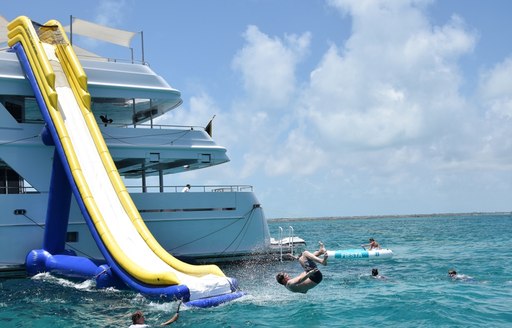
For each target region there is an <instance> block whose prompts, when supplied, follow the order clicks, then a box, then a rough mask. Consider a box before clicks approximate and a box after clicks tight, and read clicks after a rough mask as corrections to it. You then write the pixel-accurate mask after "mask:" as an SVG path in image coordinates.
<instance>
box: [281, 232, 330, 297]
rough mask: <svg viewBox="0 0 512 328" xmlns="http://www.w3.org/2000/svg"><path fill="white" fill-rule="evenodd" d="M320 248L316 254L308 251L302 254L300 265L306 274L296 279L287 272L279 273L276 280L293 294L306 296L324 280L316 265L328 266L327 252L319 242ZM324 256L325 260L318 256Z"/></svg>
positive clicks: (303, 273)
mask: <svg viewBox="0 0 512 328" xmlns="http://www.w3.org/2000/svg"><path fill="white" fill-rule="evenodd" d="M318 243H319V244H320V247H319V248H318V250H317V251H316V252H315V253H311V252H308V251H304V252H302V254H301V256H300V257H299V263H300V265H301V266H302V268H304V272H302V273H301V274H299V275H298V276H297V277H295V278H290V276H289V275H288V274H287V273H286V272H279V273H278V274H277V275H276V280H277V282H278V283H280V284H281V285H283V286H285V287H286V289H288V290H289V291H291V292H294V293H303V294H306V293H307V292H308V290H310V289H311V288H314V287H316V286H317V285H318V284H319V283H320V282H321V281H322V279H323V276H322V273H321V272H320V270H318V268H317V266H316V264H315V262H316V263H320V264H323V265H327V257H328V255H327V251H326V249H325V247H324V244H323V243H322V242H318ZM320 255H323V259H321V258H319V257H318V256H320Z"/></svg>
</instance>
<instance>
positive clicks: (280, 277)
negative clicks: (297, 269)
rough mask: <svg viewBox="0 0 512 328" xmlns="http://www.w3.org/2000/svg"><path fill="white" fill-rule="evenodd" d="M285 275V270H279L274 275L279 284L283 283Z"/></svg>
mask: <svg viewBox="0 0 512 328" xmlns="http://www.w3.org/2000/svg"><path fill="white" fill-rule="evenodd" d="M286 276H287V274H286V273H285V272H279V273H278V274H277V275H276V280H277V282H278V283H280V284H281V285H284V284H285V282H284V281H285V279H286Z"/></svg>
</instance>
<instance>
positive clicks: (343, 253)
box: [327, 248, 393, 259]
mask: <svg viewBox="0 0 512 328" xmlns="http://www.w3.org/2000/svg"><path fill="white" fill-rule="evenodd" d="M327 255H329V259H387V258H391V257H393V251H392V250H390V249H387V248H381V249H373V250H366V249H357V248H354V249H342V250H337V251H327Z"/></svg>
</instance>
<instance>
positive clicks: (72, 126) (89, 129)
mask: <svg viewBox="0 0 512 328" xmlns="http://www.w3.org/2000/svg"><path fill="white" fill-rule="evenodd" d="M8 29H9V34H8V36H9V46H12V45H14V44H16V43H17V42H20V43H22V44H23V47H24V49H25V51H26V53H27V57H28V58H29V61H30V65H31V67H32V70H33V71H34V74H35V76H36V80H37V83H38V85H39V88H40V89H41V92H42V94H43V98H44V101H45V103H46V106H47V108H48V111H49V114H50V117H51V119H52V121H53V125H54V126H55V129H56V131H57V133H58V136H59V139H60V142H61V144H62V147H63V150H64V153H65V155H66V158H67V164H68V165H69V168H70V169H71V172H72V175H73V179H74V182H75V184H76V186H77V187H78V189H79V192H80V196H81V199H82V200H83V203H84V205H85V208H86V209H87V212H88V214H89V216H90V218H91V220H92V222H93V223H94V226H95V229H96V230H97V232H98V234H99V235H100V237H101V242H102V243H103V244H104V245H105V248H106V249H107V250H108V252H110V254H111V256H112V257H113V258H114V259H115V261H116V262H117V263H118V264H119V265H120V266H121V267H122V268H123V269H124V270H125V271H126V272H127V273H128V274H130V275H131V276H132V277H134V278H135V279H137V280H139V281H142V282H145V283H147V284H151V285H160V286H161V285H175V284H182V283H184V279H185V280H186V275H191V276H198V277H199V276H203V275H207V274H213V275H216V276H220V277H224V273H223V272H222V271H221V270H220V268H219V267H217V266H216V265H200V266H196V265H190V264H188V263H185V262H182V261H180V260H178V259H176V258H175V257H173V256H172V255H171V254H169V253H168V252H167V251H166V250H165V249H163V248H162V247H161V246H160V244H159V243H158V242H157V241H156V240H155V238H154V237H153V235H152V234H151V232H150V231H149V230H148V228H147V227H146V225H145V223H144V221H143V220H142V218H141V216H140V214H139V212H138V210H137V208H136V207H135V205H134V203H133V201H132V199H131V197H130V195H129V193H128V191H127V190H126V187H125V185H124V183H123V181H122V179H121V177H120V175H119V173H118V171H117V168H116V167H115V164H114V162H113V160H112V157H111V156H110V153H109V151H108V148H107V146H106V144H105V141H104V139H103V136H102V135H101V132H100V130H99V127H98V124H97V122H96V119H95V118H94V115H93V113H92V111H91V110H90V102H91V97H90V95H89V93H88V91H87V76H86V75H85V73H84V70H83V68H82V66H81V64H80V62H79V60H78V58H77V57H76V54H75V52H74V51H73V48H72V47H71V46H70V43H69V41H68V38H67V36H66V34H65V32H64V30H63V28H62V26H61V25H60V23H59V22H57V21H55V20H50V21H48V22H47V23H46V24H44V25H43V26H41V27H39V29H38V31H37V32H36V29H35V28H34V26H33V24H32V22H31V21H30V19H28V18H27V17H25V16H20V17H18V18H16V19H15V20H13V21H12V22H11V23H10V24H9V26H8ZM64 165H66V164H65V163H64Z"/></svg>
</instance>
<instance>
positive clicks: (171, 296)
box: [13, 43, 242, 307]
mask: <svg viewBox="0 0 512 328" xmlns="http://www.w3.org/2000/svg"><path fill="white" fill-rule="evenodd" d="M13 48H14V49H15V51H16V53H17V54H18V58H19V59H20V63H21V64H22V66H23V68H24V70H25V74H26V75H27V79H28V80H29V82H30V84H31V86H32V88H33V90H34V94H35V96H36V100H37V102H38V104H39V106H40V108H41V114H42V116H43V118H44V120H45V122H46V124H47V128H48V129H49V131H50V133H51V136H52V138H53V141H54V143H55V147H56V149H57V152H58V154H59V156H60V159H61V160H62V161H63V163H66V165H63V166H64V169H65V171H66V175H67V176H68V180H69V182H70V184H71V187H72V190H73V194H74V195H75V198H76V200H77V203H78V206H79V207H80V210H81V212H82V215H83V216H84V217H85V220H86V223H87V225H88V226H89V230H90V231H91V234H92V236H93V238H94V240H95V241H96V244H97V246H98V248H99V249H100V251H101V253H102V254H103V256H104V257H105V259H106V260H107V263H108V265H109V267H110V269H112V270H113V271H114V272H115V274H116V275H117V276H118V277H119V278H120V279H121V280H122V281H123V282H124V283H126V284H127V285H128V286H129V287H131V288H132V289H134V290H136V291H138V292H140V293H141V294H143V295H145V296H148V297H150V298H158V299H164V300H176V299H182V300H184V301H185V302H187V301H188V300H189V299H190V291H189V289H188V287H187V286H185V285H176V286H162V287H159V286H151V285H147V284H144V283H142V282H139V281H137V280H135V279H134V278H132V277H131V276H130V275H129V274H127V273H126V272H125V271H124V270H123V269H122V268H121V267H120V266H119V265H118V264H117V262H116V261H115V260H114V259H113V258H112V256H111V255H110V252H109V251H108V250H107V249H106V247H105V245H104V244H103V242H102V241H101V238H100V236H99V235H98V232H97V231H96V227H95V226H94V224H93V223H92V220H91V218H90V216H89V213H88V211H87V209H86V207H85V204H84V202H83V200H82V198H81V197H80V192H79V190H78V187H77V185H76V183H75V181H74V179H73V176H72V174H71V170H70V168H69V165H68V161H67V158H66V155H65V152H64V149H63V147H62V144H61V142H60V139H59V136H58V133H57V131H56V129H55V126H54V125H53V121H52V119H51V117H50V114H49V112H48V108H47V107H46V103H45V102H44V98H43V96H42V93H41V90H40V89H39V86H38V84H37V80H36V78H35V76H34V73H33V71H32V68H31V66H30V62H29V60H28V58H27V55H26V53H25V50H24V49H23V46H22V45H20V44H19V43H17V44H15V45H14V46H13ZM241 296H242V295H241V294H240V292H235V293H230V294H225V295H219V296H216V297H212V299H211V301H208V299H203V301H202V302H196V301H194V302H196V303H194V304H197V305H193V306H198V307H208V306H215V305H218V304H220V303H223V302H226V301H229V300H231V299H234V298H238V297H241ZM197 301H198V300H197Z"/></svg>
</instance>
